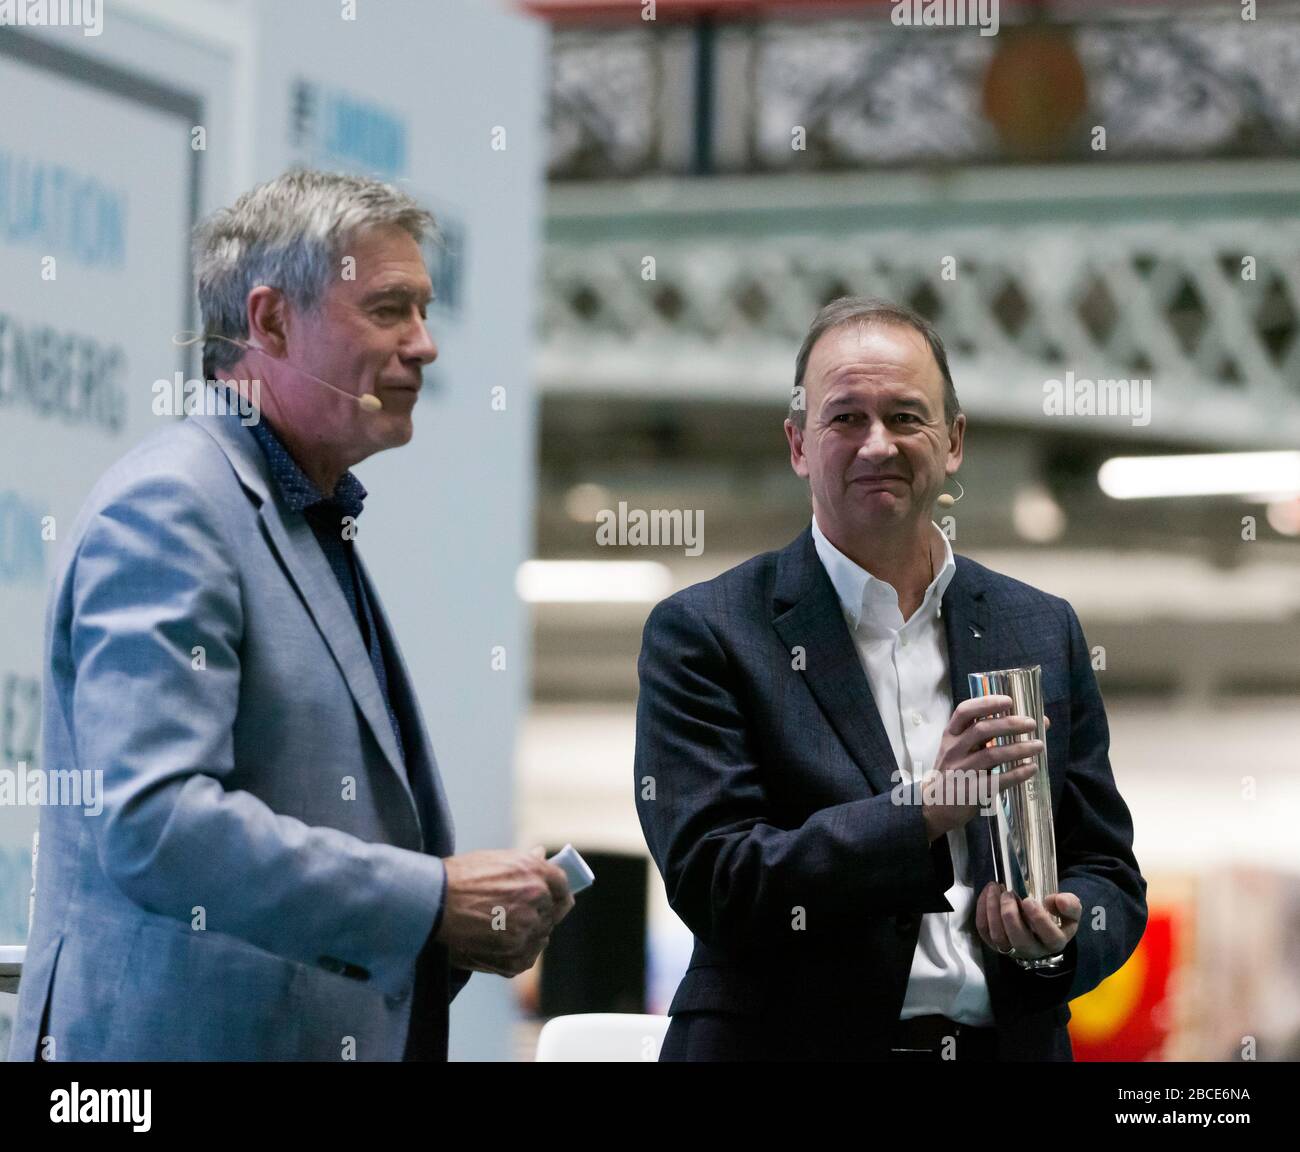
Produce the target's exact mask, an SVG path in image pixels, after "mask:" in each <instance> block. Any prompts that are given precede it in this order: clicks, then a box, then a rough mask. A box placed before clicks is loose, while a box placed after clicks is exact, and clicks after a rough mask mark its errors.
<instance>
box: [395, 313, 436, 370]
mask: <svg viewBox="0 0 1300 1152" xmlns="http://www.w3.org/2000/svg"><path fill="white" fill-rule="evenodd" d="M402 358H403V359H405V360H418V361H419V362H420V364H421V365H422V366H423V365H425V364H432V363H433V362H434V361H435V360H436V359H438V345H437V344H435V343H434V342H433V337H432V336H430V335H429V329H428V327H427V326H426V325H425V323H424V321H423V320H417V321H416V324H415V328H414V329H413V330H412V332H411V342H410V343H409V344H407V345H406V346H405V347H404V348H403V349H402Z"/></svg>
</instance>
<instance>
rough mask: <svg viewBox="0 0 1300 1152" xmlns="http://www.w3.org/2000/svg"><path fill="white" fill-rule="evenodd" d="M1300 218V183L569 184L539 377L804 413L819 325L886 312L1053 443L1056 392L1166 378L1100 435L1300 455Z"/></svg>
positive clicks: (560, 197)
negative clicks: (1081, 384) (917, 315)
mask: <svg viewBox="0 0 1300 1152" xmlns="http://www.w3.org/2000/svg"><path fill="white" fill-rule="evenodd" d="M1297 208H1300V165H1295V164H1240V165H1165V166H1138V165H1134V166H1131V167H1130V166H1114V165H1111V166H1108V167H1107V168H1106V170H1105V171H1101V170H1099V169H1098V168H1096V167H1086V166H1077V167H1075V166H1069V167H1065V166H1059V167H1045V168H1035V169H1024V168H1009V169H1004V170H990V169H983V170H980V171H978V172H975V173H967V174H965V175H960V174H952V175H949V176H945V177H938V176H930V177H923V176H903V175H900V174H893V175H889V174H882V175H880V176H878V177H875V178H873V179H872V180H871V181H870V183H869V184H868V183H867V182H866V181H863V180H860V179H852V180H849V179H845V178H843V177H827V176H822V177H816V178H812V177H809V178H800V179H785V178H770V177H769V178H767V179H764V180H754V179H748V180H745V179H715V180H695V181H677V182H668V183H664V182H655V183H650V184H646V185H640V184H636V183H632V184H628V183H619V184H604V185H599V186H596V185H582V186H572V187H569V188H567V189H566V188H564V187H560V188H553V189H552V213H551V219H550V224H549V238H548V243H547V246H546V253H545V260H544V263H543V270H542V275H543V292H542V314H541V333H540V336H541V341H540V349H539V353H538V370H539V375H540V381H541V385H542V387H543V388H544V389H549V390H551V391H562V392H563V391H568V392H588V393H615V394H616V393H624V394H637V395H646V396H664V397H671V398H674V399H680V398H687V397H696V398H714V399H716V398H731V399H737V400H740V399H743V400H748V401H754V402H770V403H772V404H774V405H775V404H779V403H783V402H785V400H786V399H787V398H788V395H789V390H790V387H791V382H792V375H793V362H794V354H795V351H796V349H797V348H798V345H799V342H800V340H801V339H802V337H803V334H804V332H805V331H806V329H807V326H808V323H809V321H810V320H811V318H812V316H813V315H814V313H815V312H816V311H817V309H818V308H819V307H820V306H821V305H822V304H823V303H825V302H826V301H827V300H829V299H831V298H833V297H835V296H839V295H843V294H847V293H863V294H878V295H883V296H886V297H889V298H892V299H895V300H901V301H904V302H906V303H909V304H911V305H913V306H914V307H916V308H918V309H919V310H920V311H921V312H922V313H924V314H926V315H927V316H929V317H931V318H932V319H933V320H934V321H935V322H936V323H937V325H938V327H939V330H940V332H941V333H942V335H943V336H944V338H945V340H946V342H947V344H948V347H949V352H950V358H951V362H952V367H953V372H954V376H955V379H956V384H957V389H958V394H959V397H960V399H961V401H962V404H963V406H964V407H965V409H966V410H967V411H968V412H970V413H971V414H972V415H973V416H974V415H978V416H981V417H991V418H996V419H998V420H1001V421H1007V422H1011V423H1027V424H1041V423H1044V422H1050V421H1051V420H1052V415H1051V414H1050V413H1049V412H1048V411H1047V410H1046V408H1045V401H1044V396H1045V391H1046V386H1047V384H1048V382H1049V381H1054V380H1056V381H1068V380H1069V378H1070V376H1072V377H1073V379H1074V380H1075V381H1079V380H1091V381H1101V380H1103V379H1127V380H1138V379H1146V380H1150V382H1151V384H1150V395H1151V398H1152V399H1151V412H1152V418H1151V419H1150V421H1149V422H1148V423H1145V424H1140V423H1137V422H1134V421H1132V420H1124V419H1113V418H1106V419H1104V420H1098V421H1095V422H1093V427H1095V430H1096V431H1098V432H1102V431H1104V432H1105V433H1106V434H1109V435H1116V434H1118V435H1122V436H1125V437H1130V438H1135V439H1143V438H1148V439H1155V440H1159V441H1162V442H1167V443H1175V442H1186V443H1189V444H1206V445H1209V444H1224V445H1235V446H1243V447H1244V446H1264V445H1273V446H1283V447H1294V446H1295V445H1297V444H1300V215H1297V211H1296V209H1297ZM1067 374H1070V376H1067ZM1075 427H1076V428H1078V429H1079V430H1081V431H1087V430H1089V423H1088V422H1087V421H1076V422H1075Z"/></svg>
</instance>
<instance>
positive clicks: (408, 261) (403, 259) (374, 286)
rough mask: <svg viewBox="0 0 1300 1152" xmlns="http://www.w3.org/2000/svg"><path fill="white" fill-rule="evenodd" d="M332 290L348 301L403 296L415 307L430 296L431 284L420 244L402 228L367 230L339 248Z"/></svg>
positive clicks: (384, 226) (384, 227) (382, 227)
mask: <svg viewBox="0 0 1300 1152" xmlns="http://www.w3.org/2000/svg"><path fill="white" fill-rule="evenodd" d="M330 286H331V288H332V289H333V288H336V289H339V290H341V291H343V292H345V293H346V294H347V295H349V296H351V297H356V296H358V295H368V294H372V293H375V292H393V293H405V294H406V295H408V296H410V297H411V298H413V299H414V300H416V302H417V303H419V302H428V300H430V299H431V298H432V296H433V281H432V280H430V279H429V271H428V268H427V267H426V266H425V263H424V253H423V252H422V251H421V249H420V245H419V243H418V242H417V241H416V239H415V237H414V236H412V235H411V234H410V233H409V232H408V231H406V229H405V228H401V227H398V226H397V225H383V226H379V227H373V228H367V229H365V230H364V231H362V232H359V233H357V234H356V235H354V236H352V237H350V238H349V239H347V240H346V241H344V242H343V243H342V244H341V245H340V251H339V258H338V275H337V276H336V277H335V278H333V280H332V281H331V285H330Z"/></svg>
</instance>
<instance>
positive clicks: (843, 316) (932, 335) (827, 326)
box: [788, 296, 961, 428]
mask: <svg viewBox="0 0 1300 1152" xmlns="http://www.w3.org/2000/svg"><path fill="white" fill-rule="evenodd" d="M854 321H858V322H860V323H863V324H901V325H904V326H905V327H908V328H912V329H914V330H915V331H917V332H919V333H920V334H921V335H922V336H924V337H925V341H926V343H927V344H929V345H930V351H931V353H933V355H934V361H935V363H936V364H938V365H939V371H940V372H941V373H942V374H943V418H944V421H945V423H946V424H947V425H948V427H949V428H951V427H952V426H953V422H954V421H955V420H956V419H957V417H958V416H959V415H961V405H960V404H959V403H958V402H957V389H956V388H955V387H954V386H953V382H952V372H951V371H949V369H948V353H947V351H946V349H945V348H944V346H943V340H942V338H941V337H940V336H939V333H938V332H937V331H935V327H934V325H933V324H931V323H930V321H928V320H927V319H926V318H925V317H924V316H922V315H921V314H920V313H919V312H914V311H913V310H912V309H911V308H908V307H907V306H906V305H903V304H895V303H893V302H892V301H890V300H885V299H882V298H881V297H879V296H840V297H838V298H837V299H835V300H832V301H831V302H830V303H829V304H827V305H826V306H825V307H824V308H823V309H822V310H821V311H820V312H818V313H817V315H816V316H814V317H813V322H812V325H811V326H810V327H809V329H808V334H807V335H806V336H805V337H804V338H803V343H802V344H801V345H800V346H799V355H798V356H796V357H795V360H794V391H793V392H792V393H791V395H790V409H789V413H788V415H789V419H790V420H791V421H793V423H794V424H795V425H796V427H799V428H803V427H804V426H805V424H806V422H807V419H808V405H807V394H806V392H805V393H804V395H803V396H802V397H801V396H800V391H801V390H802V389H803V377H804V373H805V372H806V371H807V370H808V360H809V358H810V357H811V356H812V350H813V345H814V344H816V343H817V341H818V340H820V339H821V338H822V337H823V336H825V335H826V333H827V332H829V331H830V330H831V329H832V328H840V327H842V326H843V325H845V324H851V323H853V322H854ZM800 399H802V400H803V401H804V402H803V403H798V402H799V401H800Z"/></svg>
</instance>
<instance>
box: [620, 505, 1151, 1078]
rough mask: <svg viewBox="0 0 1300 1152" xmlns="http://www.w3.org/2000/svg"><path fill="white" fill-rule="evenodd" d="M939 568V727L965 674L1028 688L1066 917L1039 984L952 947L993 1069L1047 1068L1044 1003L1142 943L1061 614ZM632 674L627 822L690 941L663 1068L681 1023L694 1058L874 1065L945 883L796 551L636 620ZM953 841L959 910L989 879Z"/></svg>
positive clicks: (944, 847) (1004, 582)
mask: <svg viewBox="0 0 1300 1152" xmlns="http://www.w3.org/2000/svg"><path fill="white" fill-rule="evenodd" d="M955 560H956V565H957V570H956V573H955V574H954V576H953V579H952V580H951V582H950V583H949V586H948V589H947V591H946V592H945V594H944V596H943V600H942V604H943V612H942V621H943V624H944V625H945V630H946V633H947V645H948V661H949V669H950V674H951V691H952V699H953V703H954V706H955V705H956V704H957V703H959V702H960V701H962V700H965V699H968V698H969V696H970V693H969V691H968V689H967V679H966V677H967V673H969V672H979V671H986V670H989V669H994V668H1009V667H1021V666H1026V665H1032V664H1040V665H1041V666H1042V677H1043V699H1044V706H1045V712H1046V715H1047V716H1048V717H1049V718H1050V719H1051V721H1052V726H1051V728H1049V729H1048V731H1047V750H1048V764H1049V769H1050V774H1051V790H1052V810H1053V815H1054V818H1055V825H1056V849H1057V867H1058V872H1059V881H1060V888H1061V890H1062V891H1067V892H1073V893H1074V894H1075V895H1076V896H1078V898H1079V900H1080V902H1081V903H1082V905H1083V919H1082V922H1081V924H1080V927H1079V930H1078V933H1077V934H1076V936H1075V938H1074V939H1073V940H1072V941H1071V942H1070V944H1069V946H1068V947H1067V949H1066V952H1065V960H1064V964H1063V966H1062V967H1061V968H1060V969H1058V970H1055V971H1054V972H1052V973H1051V974H1046V973H1044V972H1039V971H1026V970H1024V969H1022V968H1020V967H1019V966H1018V965H1017V964H1016V963H1015V962H1014V960H1012V959H1010V958H1007V957H1003V956H999V955H998V954H997V953H996V952H994V951H993V950H992V949H990V948H988V947H987V946H985V945H984V944H983V943H982V942H981V941H980V940H979V937H978V934H976V933H975V928H974V924H973V923H972V924H971V925H970V926H969V927H970V931H971V932H972V934H973V936H974V939H975V942H976V945H977V947H979V948H980V949H981V950H982V956H983V961H984V970H985V974H986V977H987V980H988V986H989V996H990V1001H991V1004H992V1008H993V1013H994V1016H995V1021H996V1028H997V1030H998V1043H999V1053H1000V1056H1001V1058H1002V1059H1007V1060H1070V1059H1072V1058H1073V1056H1072V1052H1071V1048H1070V1042H1069V1036H1068V1033H1067V1031H1066V1027H1065V1025H1066V1022H1067V1021H1068V1020H1069V1018H1070V1012H1069V1008H1068V1006H1067V1002H1068V1001H1069V1000H1071V999H1073V998H1074V997H1076V996H1080V995H1082V994H1083V993H1085V992H1087V991H1089V990H1090V989H1092V988H1094V987H1096V985H1097V984H1099V983H1100V982H1101V981H1102V980H1104V979H1105V978H1106V977H1107V976H1109V975H1110V974H1111V973H1112V972H1114V971H1115V970H1116V969H1118V968H1119V967H1120V966H1121V965H1122V964H1123V963H1124V961H1125V960H1126V959H1127V958H1128V956H1129V955H1130V954H1131V953H1132V952H1133V950H1134V948H1136V946H1137V943H1138V940H1139V938H1140V937H1141V935H1142V932H1143V930H1144V929H1145V926H1146V917H1147V910H1146V881H1145V880H1144V879H1143V877H1142V875H1141V873H1140V872H1139V870H1138V865H1137V861H1136V859H1135V858H1134V856H1133V850H1132V843H1133V824H1132V820H1131V818H1130V816H1129V811H1128V808H1127V806H1126V805H1125V803H1124V801H1123V799H1122V798H1121V796H1120V794H1119V792H1118V791H1117V789H1116V787H1115V780H1114V777H1113V775H1112V773H1111V768H1110V762H1109V758H1108V749H1109V743H1110V733H1109V728H1108V726H1107V723H1106V714H1105V710H1104V708H1103V705H1102V698H1101V694H1100V692H1099V690H1098V687H1097V680H1096V676H1095V675H1094V673H1093V669H1092V664H1091V660H1090V653H1089V650H1088V647H1087V644H1086V642H1085V640H1084V636H1083V631H1082V629H1081V628H1080V626H1079V621H1078V618H1077V616H1076V615H1075V613H1074V610H1073V609H1072V608H1071V607H1070V605H1069V604H1068V603H1067V602H1066V601H1065V600H1063V599H1061V598H1060V597H1058V596H1052V595H1049V594H1048V593H1045V592H1041V591H1039V590H1038V589H1035V588H1031V587H1030V586H1029V585H1027V584H1023V583H1021V582H1020V581H1018V580H1013V579H1011V578H1010V577H1007V576H1003V575H1001V574H999V573H997V572H993V571H991V570H990V569H988V568H985V567H984V566H983V565H980V564H977V563H975V562H974V561H973V560H970V559H968V558H966V557H964V556H956V557H955ZM638 670H639V673H640V681H641V694H640V699H639V701H638V705H637V735H636V797H637V809H638V813H639V815H640V818H641V826H642V828H643V830H644V832H645V836H646V841H647V843H648V845H649V848H650V853H651V855H652V856H653V857H654V860H655V863H656V864H657V865H658V867H659V871H660V873H661V874H662V876H663V878H664V883H665V885H666V888H667V894H668V900H669V903H670V904H671V905H672V907H673V909H674V910H675V911H676V912H677V914H678V915H679V916H680V917H681V918H682V920H683V921H684V922H685V923H686V924H687V925H688V926H689V927H690V929H691V931H692V932H693V933H694V934H695V949H694V954H693V956H692V958H691V963H690V967H689V969H688V971H687V973H686V976H685V978H684V979H683V981H682V983H681V985H680V987H679V988H678V990H677V995H676V996H675V998H674V999H673V1002H672V1005H671V1007H670V1009H669V1012H670V1014H671V1015H673V1016H674V1021H673V1024H672V1026H671V1027H670V1029H669V1036H668V1041H667V1043H666V1045H665V1052H666V1053H667V1052H676V1053H677V1054H679V1055H680V1054H681V1053H682V1052H683V1045H682V1043H681V1040H682V1036H683V1033H684V1031H685V1030H686V1027H687V1024H688V1022H689V1023H690V1025H691V1026H696V1027H698V1025H699V1024H701V1023H703V1024H707V1027H708V1032H709V1035H710V1037H711V1040H710V1043H709V1045H708V1048H707V1051H711V1052H712V1053H714V1054H736V1055H750V1056H757V1057H759V1058H774V1059H863V1058H866V1059H881V1058H883V1057H884V1056H885V1054H886V1050H887V1048H888V1038H889V1033H890V1029H891V1028H892V1026H893V1024H894V1023H895V1022H896V1021H897V1020H898V1018H899V1012H900V1010H901V1008H902V1005H903V999H904V996H905V994H906V990H907V981H908V976H909V973H910V971H911V965H912V957H913V954H914V952H915V950H916V943H917V938H918V935H919V932H920V924H921V915H922V914H923V913H927V912H945V911H951V910H952V909H951V906H950V905H949V903H948V901H947V899H946V898H945V897H944V893H945V892H946V891H947V890H948V889H949V888H950V887H951V886H952V884H953V869H952V859H951V853H950V852H949V849H948V843H947V837H946V836H940V837H939V838H938V839H937V840H935V841H934V842H933V843H931V842H930V841H929V840H928V837H927V835H926V833H925V829H924V824H923V822H922V812H921V807H920V806H919V805H916V804H910V805H906V804H898V803H895V802H893V800H892V799H891V791H893V790H895V789H896V786H897V784H898V780H899V778H898V777H897V776H894V777H893V778H892V779H891V775H892V774H894V773H895V771H896V762H895V760H894V755H893V750H892V749H891V747H890V744H889V738H888V736H887V735H886V733H885V729H884V727H883V725H882V723H881V720H880V715H879V713H878V712H877V710H876V706H875V702H874V701H873V699H872V696H871V689H870V685H869V683H868V681H867V678H866V675H865V673H864V672H863V670H862V665H861V663H860V660H859V657H858V652H857V649H856V648H855V646H854V643H853V639H852V637H851V635H850V633H849V630H848V626H847V625H846V624H845V622H844V616H843V612H842V610H841V607H840V603H839V600H838V598H837V596H836V593H835V589H834V586H833V585H832V584H831V581H830V578H829V577H828V576H827V574H826V572H825V569H824V568H823V567H822V565H821V562H820V561H819V559H818V557H817V553H816V550H815V547H814V544H813V540H812V533H811V530H805V531H804V532H803V533H802V534H801V535H800V536H799V537H798V538H797V539H796V540H795V541H794V542H793V543H791V544H790V545H789V546H787V547H786V548H784V549H782V550H781V551H779V552H770V553H766V554H764V555H761V556H757V557H755V558H754V559H752V560H749V561H747V562H746V563H744V564H742V565H740V566H739V567H737V568H733V569H731V570H730V571H729V572H725V573H723V574H722V575H721V576H719V577H717V578H716V579H714V580H710V581H707V582H706V583H702V584H697V585H695V586H693V587H691V588H687V589H685V590H683V591H681V592H679V593H677V594H676V595H674V596H671V597H669V598H668V599H667V600H664V601H663V602H662V603H660V604H659V605H657V606H656V608H655V609H654V611H653V612H651V614H650V617H649V619H648V620H647V622H646V626H645V633H644V637H643V643H642V650H641V658H640V662H639V665H638ZM965 831H966V837H967V844H968V846H969V849H970V860H971V870H972V877H971V880H972V883H973V885H974V889H975V892H976V895H978V894H979V893H980V892H981V891H982V890H983V888H984V886H985V884H986V883H988V882H989V881H990V880H993V879H994V871H993V860H992V853H991V850H990V844H989V834H988V827H987V822H986V818H985V817H982V816H979V815H977V816H976V817H975V818H973V819H972V820H971V821H970V822H969V823H968V824H967V825H966V829H965ZM796 923H799V924H800V927H799V928H798V930H796V929H795V927H794V926H795V924H796ZM697 1014H707V1015H697ZM687 1055H688V1058H689V1055H690V1054H689V1053H687Z"/></svg>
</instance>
